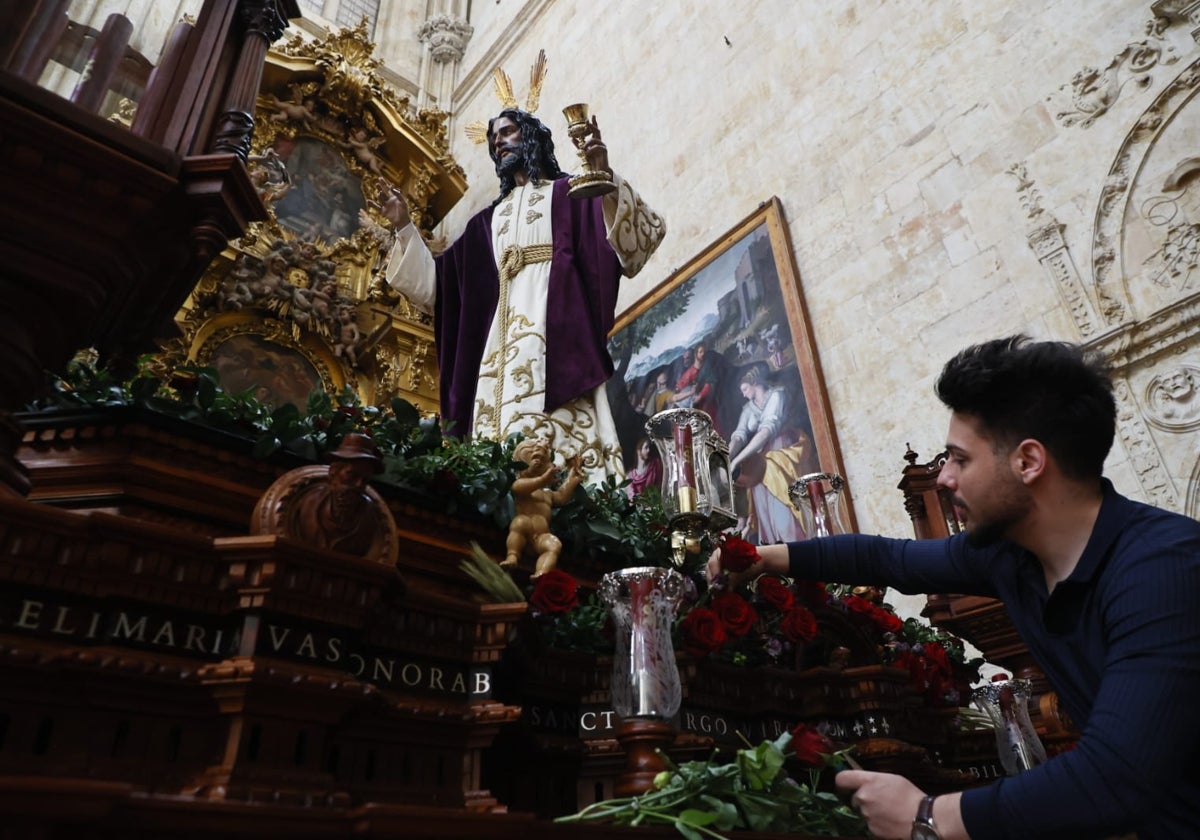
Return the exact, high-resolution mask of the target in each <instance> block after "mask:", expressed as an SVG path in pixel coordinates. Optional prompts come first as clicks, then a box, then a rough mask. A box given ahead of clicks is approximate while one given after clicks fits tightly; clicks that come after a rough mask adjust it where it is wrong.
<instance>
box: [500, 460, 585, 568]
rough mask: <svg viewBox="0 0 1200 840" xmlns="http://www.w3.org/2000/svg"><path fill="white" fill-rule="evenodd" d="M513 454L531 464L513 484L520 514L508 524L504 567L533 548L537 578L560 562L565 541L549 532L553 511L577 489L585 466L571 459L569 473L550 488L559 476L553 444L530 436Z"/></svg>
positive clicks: (502, 563)
mask: <svg viewBox="0 0 1200 840" xmlns="http://www.w3.org/2000/svg"><path fill="white" fill-rule="evenodd" d="M513 457H514V458H516V459H517V460H518V461H524V462H525V463H526V464H528V465H529V466H528V467H526V468H525V470H523V471H522V472H521V473H519V474H518V476H517V479H516V480H515V481H514V482H513V484H512V494H513V499H514V501H515V502H516V508H517V515H516V516H514V517H513V521H512V522H511V523H510V524H509V526H508V541H507V544H506V548H507V555H506V556H505V558H504V560H503V562H501V564H500V565H501V566H505V567H510V566H515V565H517V561H518V560H520V558H521V554H522V552H524V551H526V550H529V549H532V550H533V551H535V552H537V563H536V566H535V567H534V572H533V575H532V576H531V577H534V578H537V577H541V576H542V575H544V574H545V573H546V572H548V571H550V570H551V569H553V568H554V567H555V565H557V563H558V555H559V554H560V553H561V552H562V541H561V540H559V538H558V537H556V536H554V535H553V534H551V533H550V514H551V512H552V511H553V509H554V508H556V507H559V506H561V505H562V504H564V503H565V502H566V501H567V500H568V499H570V498H571V495H572V494H573V493H574V492H575V488H576V487H578V486H579V484H580V482H582V481H583V468H582V464H581V461H580V459H579V457H575V458H573V459H572V460H571V461H570V462H568V467H569V468H570V472H569V474H568V475H567V479H566V480H565V481H564V482H563V483H562V485H561V486H560V487H558V488H557V489H553V490H552V489H550V488H551V485H553V484H554V482H555V480H556V479H557V476H558V469H557V468H556V467H555V466H554V456H553V453H551V451H550V445H549V444H548V443H547V442H546V441H545V440H542V439H540V438H529V439H526V440H523V441H521V442H520V443H519V444H517V448H516V449H515V450H514V452H513Z"/></svg>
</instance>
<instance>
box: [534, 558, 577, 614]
mask: <svg viewBox="0 0 1200 840" xmlns="http://www.w3.org/2000/svg"><path fill="white" fill-rule="evenodd" d="M578 590H579V584H577V583H576V582H575V578H573V577H571V576H570V575H569V574H567V573H566V572H564V571H563V570H562V569H551V570H550V571H548V572H546V573H545V574H544V575H542V576H541V577H539V578H538V579H537V582H536V583H534V585H533V593H532V594H531V595H530V596H529V602H530V603H531V604H533V606H534V609H536V610H538V612H543V613H565V612H570V611H571V610H573V609H575V607H577V606H579V592H578Z"/></svg>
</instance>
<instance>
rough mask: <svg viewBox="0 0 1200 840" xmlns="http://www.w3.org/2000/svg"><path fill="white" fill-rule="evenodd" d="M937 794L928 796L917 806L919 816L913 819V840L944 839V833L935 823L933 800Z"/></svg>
mask: <svg viewBox="0 0 1200 840" xmlns="http://www.w3.org/2000/svg"><path fill="white" fill-rule="evenodd" d="M936 798H937V797H935V796H926V797H925V798H924V799H922V800H921V804H920V805H918V806H917V818H916V819H915V820H913V827H912V840H942V835H940V834H938V830H937V828H936V827H934V825H933V800H934V799H936Z"/></svg>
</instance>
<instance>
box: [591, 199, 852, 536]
mask: <svg viewBox="0 0 1200 840" xmlns="http://www.w3.org/2000/svg"><path fill="white" fill-rule="evenodd" d="M609 351H610V352H611V353H612V357H613V363H614V365H615V366H616V372H615V373H614V374H613V377H612V379H611V380H609V383H608V398H609V402H610V404H611V406H612V410H613V414H614V417H615V419H616V424H617V432H618V435H619V437H620V440H621V448H622V451H623V452H624V453H625V468H626V470H627V471H629V472H631V473H633V474H635V475H636V474H637V472H638V470H639V468H640V467H641V464H640V462H639V460H638V458H639V450H638V446H637V444H638V441H639V439H640V438H642V437H643V435H644V434H645V431H644V426H645V423H646V420H647V419H648V418H650V417H651V416H652V415H654V414H655V413H656V412H659V411H662V410H664V409H668V408H676V407H681V406H682V407H692V408H698V409H701V410H702V411H705V412H707V413H708V414H709V415H710V416H711V417H712V419H713V423H714V425H715V426H716V429H717V431H718V432H719V433H720V434H721V436H722V437H723V438H724V439H725V440H727V441H728V442H729V446H730V455H731V458H730V463H731V467H732V468H733V475H734V484H735V487H734V488H733V490H734V507H735V509H736V510H737V513H738V528H739V530H740V532H741V533H742V535H743V536H745V537H746V538H747V539H750V540H752V541H757V542H758V543H759V544H761V545H766V544H770V543H775V542H780V541H786V540H798V539H804V538H805V534H804V530H803V526H802V524H801V521H800V519H799V516H798V514H797V513H796V511H795V509H794V508H793V507H792V504H791V502H790V501H789V500H788V488H789V487H790V486H791V484H792V483H793V482H794V481H795V480H796V479H797V478H799V477H800V476H802V475H805V474H808V473H814V472H837V473H840V474H843V475H844V472H843V470H842V467H841V458H840V456H839V454H838V450H837V442H836V438H835V436H834V431H833V425H832V423H831V422H830V415H829V407H828V400H827V398H826V395H825V387H824V382H823V381H822V379H821V376H820V370H819V367H818V365H817V361H816V354H815V352H814V349H813V347H812V344H811V340H810V331H809V328H808V317H807V313H806V312H805V310H804V306H803V302H802V300H801V297H800V287H799V282H798V278H797V275H796V271H795V268H794V263H793V260H792V253H791V248H790V245H789V243H788V241H787V229H786V227H785V225H784V222H783V216H782V212H781V208H780V205H779V201H778V199H772V200H771V201H770V202H766V203H764V204H763V205H762V207H761V208H760V209H759V210H757V211H756V212H755V213H753V214H752V215H751V216H750V217H748V218H747V219H745V220H743V221H742V222H741V223H740V224H739V225H737V226H736V227H735V228H734V229H733V230H731V231H729V232H728V233H727V234H726V235H725V236H724V237H722V238H721V239H720V240H718V241H717V242H716V243H715V244H714V245H712V246H710V247H709V248H707V249H706V250H705V251H704V252H703V253H702V254H700V255H699V256H698V257H696V258H695V259H693V260H692V261H691V262H690V263H689V264H688V265H686V266H684V267H683V268H682V269H680V270H679V271H677V272H676V273H675V274H674V275H673V276H672V277H670V278H669V279H668V280H667V281H666V282H665V283H663V284H662V286H660V287H659V288H658V289H656V290H655V291H654V292H652V293H651V294H650V295H648V296H647V297H646V298H645V299H643V300H642V301H640V302H639V303H638V304H636V305H635V306H633V307H632V308H631V309H630V310H629V311H628V312H627V313H626V314H625V315H623V316H622V317H621V318H620V320H619V321H618V322H617V324H616V326H615V327H614V329H613V332H612V335H611V336H610V339H609ZM848 508H849V505H848V500H847V504H846V505H845V508H844V509H845V511H846V515H847V520H848V521H849V522H853V512H852V511H850V510H849V509H848Z"/></svg>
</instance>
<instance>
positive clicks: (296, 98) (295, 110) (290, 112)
mask: <svg viewBox="0 0 1200 840" xmlns="http://www.w3.org/2000/svg"><path fill="white" fill-rule="evenodd" d="M289 87H291V89H292V99H291V101H290V102H289V101H285V100H283V99H280V98H279V97H278V96H276V95H275V94H273V93H272V94H269V98H270V99H271V107H272V108H274V109H275V113H274V114H272V115H271V122H298V123H300V124H301V125H303V126H305V127H307V126H308V125H309V123H310V122H312V121H313V120H315V119H316V118H317V114H316V112H315V111H313V105H315V104H316V100H315V99H314V98H313V97H311V96H308V97H305V96H303V95H302V94H301V92H300V87H299V85H290V86H289Z"/></svg>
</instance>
